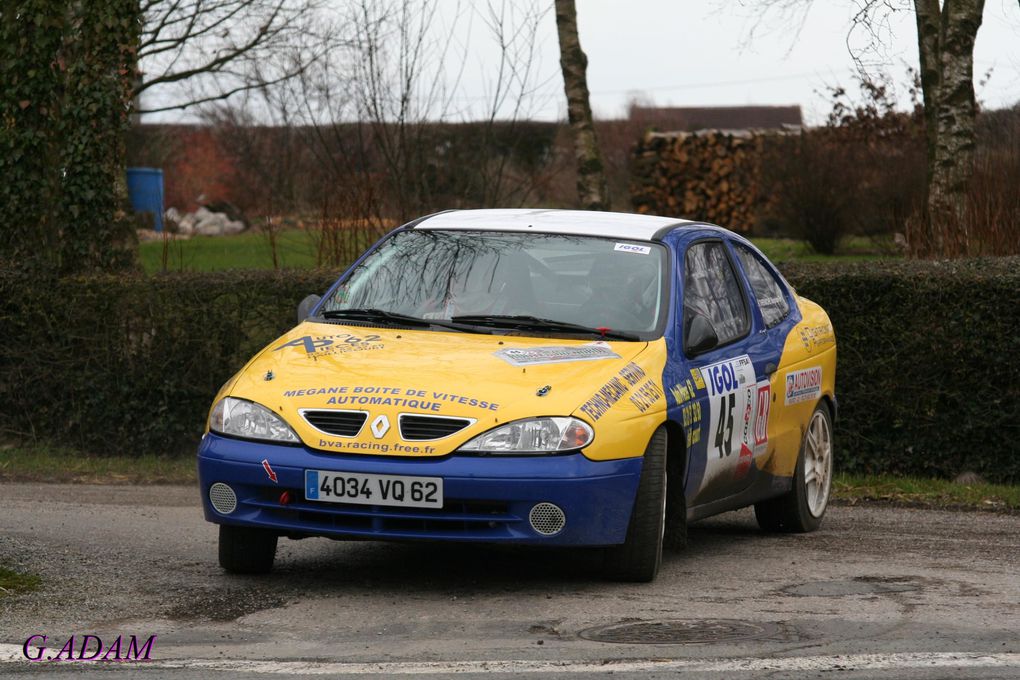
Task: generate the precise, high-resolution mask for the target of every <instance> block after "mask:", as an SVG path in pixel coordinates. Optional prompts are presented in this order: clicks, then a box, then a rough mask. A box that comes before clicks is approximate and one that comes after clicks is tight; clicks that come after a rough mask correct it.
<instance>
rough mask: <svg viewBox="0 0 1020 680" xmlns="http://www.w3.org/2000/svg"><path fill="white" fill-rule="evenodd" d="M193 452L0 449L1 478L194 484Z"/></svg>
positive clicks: (86, 482)
mask: <svg viewBox="0 0 1020 680" xmlns="http://www.w3.org/2000/svg"><path fill="white" fill-rule="evenodd" d="M195 479H196V477H195V459H194V458H192V457H191V456H183V457H180V456H177V457H173V458H170V457H166V456H156V455H144V456H138V457H134V458H128V457H126V456H89V455H86V454H83V453H78V452H76V451H71V450H68V449H55V448H50V447H43V446H31V447H8V448H4V449H0V481H2V482H60V483H73V484H193V483H194V482H195Z"/></svg>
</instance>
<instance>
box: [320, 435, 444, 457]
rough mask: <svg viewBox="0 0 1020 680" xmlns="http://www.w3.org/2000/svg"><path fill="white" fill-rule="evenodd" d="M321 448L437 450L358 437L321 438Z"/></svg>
mask: <svg viewBox="0 0 1020 680" xmlns="http://www.w3.org/2000/svg"><path fill="white" fill-rule="evenodd" d="M318 448H320V449H339V450H340V451H374V452H375V453H395V454H400V455H404V454H415V453H420V454H423V455H429V454H432V453H435V452H436V449H435V447H434V446H417V445H412V444H401V443H400V442H394V443H392V444H391V443H387V442H371V441H367V442H362V441H358V440H356V439H354V440H345V441H334V440H332V439H321V438H320V439H319V446H318Z"/></svg>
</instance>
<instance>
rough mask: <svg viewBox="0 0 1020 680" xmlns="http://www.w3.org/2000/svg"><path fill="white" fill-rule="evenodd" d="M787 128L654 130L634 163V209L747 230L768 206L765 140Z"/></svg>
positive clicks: (737, 229)
mask: <svg viewBox="0 0 1020 680" xmlns="http://www.w3.org/2000/svg"><path fill="white" fill-rule="evenodd" d="M785 134H787V133H785V132H776V131H768V132H765V131H757V130H704V131H700V132H666V133H660V132H650V133H648V134H646V135H645V137H644V138H643V139H642V140H641V141H640V142H638V145H637V147H636V149H635V152H634V158H633V164H632V166H631V190H630V195H631V202H632V204H633V206H634V209H635V210H636V211H637V212H639V213H649V214H654V215H666V216H677V217H685V218H688V219H695V220H705V221H708V222H713V223H715V224H719V225H721V226H724V227H727V228H728V229H732V230H734V231H739V232H744V233H748V232H750V231H751V230H752V229H753V228H754V227H755V224H756V222H757V221H758V220H759V219H761V218H763V217H764V216H765V214H766V212H767V207H768V197H767V196H764V193H765V192H764V191H763V182H762V164H763V159H764V155H765V150H766V145H767V141H768V140H769V139H770V138H775V137H776V136H777V135H785ZM770 148H771V147H770Z"/></svg>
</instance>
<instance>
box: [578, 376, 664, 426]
mask: <svg viewBox="0 0 1020 680" xmlns="http://www.w3.org/2000/svg"><path fill="white" fill-rule="evenodd" d="M644 377H645V371H644V369H642V368H641V367H640V366H638V365H637V364H635V363H634V362H631V363H629V364H627V365H626V366H624V367H623V368H621V369H620V372H619V374H617V375H615V376H613V378H612V379H610V380H609V382H607V383H606V384H605V385H603V386H602V387H600V388H599V389H598V391H597V392H596V393H595V394H593V395H592V397H591V398H590V399H589V400H588V401H586V402H585V403H584V404H583V405H582V406H581V409H580V410H581V412H582V413H584V414H585V415H587V416H588V417H589V418H591V419H592V420H598V419H599V418H601V417H602V416H604V415H606V412H607V411H609V409H610V408H612V407H613V405H614V404H615V403H616V402H618V401H620V399H623V397H624V396H625V395H626V394H627V392H629V391H630V388H631V387H633V386H634V385H636V384H637V383H638V381H640V380H641V379H642V378H644ZM661 396H662V392H661V390H660V391H659V398H661ZM655 401H658V398H657V399H656V400H655ZM646 408H647V407H646Z"/></svg>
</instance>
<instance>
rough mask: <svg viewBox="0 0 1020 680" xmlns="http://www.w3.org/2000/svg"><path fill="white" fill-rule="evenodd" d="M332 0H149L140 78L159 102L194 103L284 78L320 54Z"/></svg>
mask: <svg viewBox="0 0 1020 680" xmlns="http://www.w3.org/2000/svg"><path fill="white" fill-rule="evenodd" d="M326 4H327V3H326V1H325V0H141V9H142V16H143V28H142V36H141V40H140V43H139V47H138V62H139V70H140V71H141V72H142V73H141V75H142V77H141V78H139V79H138V81H137V82H136V84H135V88H134V93H135V97H136V101H137V100H138V97H139V96H140V95H141V94H142V93H147V97H146V99H148V100H150V101H152V104H150V105H147V106H143V107H141V110H140V111H138V113H155V112H160V111H170V110H179V109H186V108H189V107H192V106H195V105H198V104H205V103H209V102H215V101H219V100H223V99H226V98H228V97H230V96H232V95H234V94H237V93H239V92H245V91H248V90H251V89H255V88H264V87H266V86H267V85H272V84H275V83H281V82H284V81H286V80H288V79H291V78H294V77H295V76H297V75H300V74H301V73H302V72H304V70H305V69H306V68H308V65H309V64H311V63H313V62H314V61H315V60H316V59H318V58H320V57H321V55H322V53H323V50H324V44H325V42H326V41H327V40H328V39H329V38H330V37H331V35H332V30H333V27H332V26H331V24H330V23H329V22H328V21H326V19H325V17H326V16H327V15H326V13H325V12H324V11H323V10H324V7H325V5H326Z"/></svg>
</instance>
